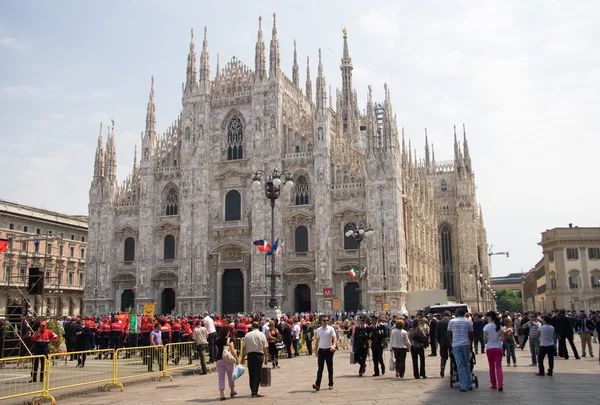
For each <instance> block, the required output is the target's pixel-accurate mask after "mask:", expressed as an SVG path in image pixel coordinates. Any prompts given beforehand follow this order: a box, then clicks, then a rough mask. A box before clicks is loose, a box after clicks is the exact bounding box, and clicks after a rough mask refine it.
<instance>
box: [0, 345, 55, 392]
mask: <svg viewBox="0 0 600 405" xmlns="http://www.w3.org/2000/svg"><path fill="white" fill-rule="evenodd" d="M36 363H37V365H38V367H37V368H38V372H40V374H41V375H40V379H37V378H36V380H37V382H31V381H32V376H33V368H34V366H35V365H36ZM47 375H48V368H47V367H46V356H43V355H41V356H27V357H9V358H6V359H0V400H2V399H9V398H16V397H21V396H25V395H36V397H35V398H34V400H36V399H38V398H41V397H42V396H43V393H44V385H45V384H44V376H46V377H47Z"/></svg>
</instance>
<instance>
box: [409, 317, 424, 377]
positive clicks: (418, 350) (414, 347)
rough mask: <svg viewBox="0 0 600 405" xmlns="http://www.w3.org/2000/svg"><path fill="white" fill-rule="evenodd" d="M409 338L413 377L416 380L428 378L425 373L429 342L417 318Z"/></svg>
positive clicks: (412, 325)
mask: <svg viewBox="0 0 600 405" xmlns="http://www.w3.org/2000/svg"><path fill="white" fill-rule="evenodd" d="M408 338H409V339H410V354H411V357H412V365H413V375H414V377H415V378H416V379H419V378H427V375H426V373H425V343H426V342H427V334H426V333H425V331H424V330H423V328H422V327H421V322H420V321H419V319H417V318H415V319H414V320H413V322H412V324H411V328H410V330H409V331H408ZM419 363H420V367H419Z"/></svg>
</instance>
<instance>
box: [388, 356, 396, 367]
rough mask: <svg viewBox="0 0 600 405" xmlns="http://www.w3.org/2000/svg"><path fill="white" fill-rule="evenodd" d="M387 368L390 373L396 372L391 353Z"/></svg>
mask: <svg viewBox="0 0 600 405" xmlns="http://www.w3.org/2000/svg"><path fill="white" fill-rule="evenodd" d="M388 368H389V369H390V371H395V370H396V359H395V358H394V354H393V353H392V354H391V355H390V362H389V363H388Z"/></svg>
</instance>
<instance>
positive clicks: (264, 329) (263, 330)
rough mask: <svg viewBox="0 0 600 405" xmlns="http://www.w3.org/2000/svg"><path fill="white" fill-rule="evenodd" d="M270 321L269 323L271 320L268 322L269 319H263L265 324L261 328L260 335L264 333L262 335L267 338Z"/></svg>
mask: <svg viewBox="0 0 600 405" xmlns="http://www.w3.org/2000/svg"><path fill="white" fill-rule="evenodd" d="M270 321H271V320H270V319H269V318H265V323H264V325H263V326H262V333H264V334H265V336H267V333H269V322H270Z"/></svg>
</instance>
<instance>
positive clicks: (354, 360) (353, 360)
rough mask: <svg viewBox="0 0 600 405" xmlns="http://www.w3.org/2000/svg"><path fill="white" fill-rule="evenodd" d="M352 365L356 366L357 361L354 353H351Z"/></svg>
mask: <svg viewBox="0 0 600 405" xmlns="http://www.w3.org/2000/svg"><path fill="white" fill-rule="evenodd" d="M350 364H356V359H355V358H354V352H350Z"/></svg>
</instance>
